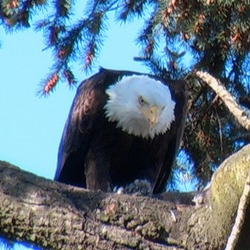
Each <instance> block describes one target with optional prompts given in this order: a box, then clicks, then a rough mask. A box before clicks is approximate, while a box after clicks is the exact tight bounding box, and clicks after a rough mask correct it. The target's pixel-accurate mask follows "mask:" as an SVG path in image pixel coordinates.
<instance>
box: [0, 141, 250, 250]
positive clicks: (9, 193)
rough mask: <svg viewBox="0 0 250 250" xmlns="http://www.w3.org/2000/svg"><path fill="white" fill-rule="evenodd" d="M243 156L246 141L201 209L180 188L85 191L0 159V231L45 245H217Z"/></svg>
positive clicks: (244, 168) (248, 149)
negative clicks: (142, 192)
mask: <svg viewBox="0 0 250 250" xmlns="http://www.w3.org/2000/svg"><path fill="white" fill-rule="evenodd" d="M249 154H250V145H248V146H245V147H244V148H243V149H242V150H240V151H239V152H238V153H236V154H235V155H233V156H231V157H230V158H229V159H228V160H226V161H225V162H224V163H223V164H222V165H221V167H220V169H219V170H218V171H217V172H216V173H215V175H214V177H213V179H212V183H211V188H210V189H209V191H208V192H206V193H204V194H202V195H204V201H205V202H204V203H203V204H201V205H200V206H194V205H190V198H191V196H190V194H185V193H183V194H181V195H180V197H178V194H172V195H171V193H167V194H162V195H161V196H160V197H158V199H157V198H149V197H143V196H135V195H131V196H128V195H118V194H114V193H102V192H92V191H87V190H84V189H80V188H75V187H71V186H67V185H64V184H61V183H56V182H53V181H50V180H46V179H44V178H40V177H37V176H35V175H33V174H31V173H27V172H24V171H21V170H20V169H18V168H16V167H14V166H12V165H10V164H8V163H6V162H0V173H1V178H0V203H1V206H0V234H1V235H2V236H4V237H6V238H9V239H15V240H22V241H27V242H31V243H34V244H36V245H38V246H41V247H43V248H46V249H131V248H132V249H200V250H202V249H206V250H207V249H223V248H224V247H225V245H226V241H227V238H228V235H229V234H230V232H231V228H232V226H233V223H234V217H235V214H236V211H237V207H238V203H239V200H240V197H241V194H242V191H243V188H244V184H245V181H246V178H247V174H248V172H249V166H250V157H249ZM159 198H165V199H166V201H162V200H160V199H159Z"/></svg>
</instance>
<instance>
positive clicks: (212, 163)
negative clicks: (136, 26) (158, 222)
mask: <svg viewBox="0 0 250 250" xmlns="http://www.w3.org/2000/svg"><path fill="white" fill-rule="evenodd" d="M74 4H75V1H70V0H58V1H56V0H54V1H53V2H52V3H49V2H46V1H45V0H3V1H1V6H0V18H1V20H2V24H3V25H4V26H5V27H6V29H20V28H22V27H29V26H30V25H31V23H32V21H31V17H32V16H33V15H35V14H36V13H39V11H40V9H41V8H44V9H45V10H46V7H47V8H50V9H52V10H53V13H52V14H51V13H50V14H49V15H48V17H46V18H44V19H43V20H41V21H39V22H38V23H37V24H36V29H37V30H41V31H43V32H44V36H45V38H46V43H47V47H48V48H49V49H52V50H53V52H54V65H53V67H52V70H51V72H50V73H49V76H48V77H47V79H46V80H45V81H44V85H43V88H42V93H44V94H47V93H49V92H51V91H52V90H53V88H54V87H55V85H56V84H57V83H58V82H59V81H60V80H62V81H65V80H66V81H67V82H68V83H69V84H70V85H71V84H75V83H76V79H75V76H74V72H73V70H72V68H71V66H72V62H73V60H79V61H80V62H81V63H82V64H83V65H84V68H85V70H90V69H91V67H92V66H93V64H94V62H95V59H96V58H97V57H98V52H99V51H100V50H101V47H102V42H103V39H104V34H105V30H106V29H107V24H108V15H109V13H110V12H115V14H116V19H117V20H118V21H120V22H127V21H131V20H133V18H135V17H139V18H144V19H145V26H144V28H143V29H142V30H141V31H140V33H139V35H138V43H139V44H140V45H141V51H140V52H139V53H138V55H135V56H136V57H135V59H136V60H138V61H141V62H142V63H145V64H146V65H148V67H149V68H150V70H151V71H152V72H153V73H155V74H158V75H162V76H164V77H165V76H166V77H169V78H173V79H183V78H185V79H186V81H187V85H188V92H189V102H188V115H187V124H186V129H185V133H184V139H183V145H182V149H183V152H184V153H185V154H186V156H187V159H188V162H187V164H189V163H192V164H193V168H192V169H193V174H194V176H195V177H197V178H198V179H199V184H200V185H201V186H204V185H205V184H206V183H207V182H208V181H209V180H210V177H211V174H212V172H213V171H214V170H215V169H216V167H217V166H218V164H219V163H220V162H222V160H223V159H225V158H226V157H227V156H229V155H231V154H232V152H234V151H236V150H237V149H238V148H239V147H241V146H242V145H245V144H247V143H249V142H250V134H249V132H248V131H247V129H245V128H243V127H241V126H240V125H239V124H238V123H237V122H236V121H235V119H234V117H233V116H232V115H231V114H230V112H229V111H228V109H227V107H225V105H224V104H223V102H222V101H221V99H220V98H219V97H218V95H217V94H216V93H215V92H214V91H213V90H211V89H210V88H209V87H208V86H207V84H206V83H204V82H203V81H202V80H201V79H199V78H197V76H196V75H195V72H196V71H197V70H203V71H206V72H208V73H209V74H211V75H212V76H214V77H216V78H217V79H218V80H220V82H221V83H222V84H223V86H224V87H225V88H226V89H227V90H228V91H229V92H230V93H231V94H232V95H233V96H234V98H235V99H236V100H237V101H238V102H240V103H241V104H242V105H244V106H245V107H246V112H248V111H249V110H248V109H249V106H250V105H249V103H250V102H249V95H250V87H249V80H250V79H249V77H250V76H249V73H248V72H249V71H250V70H249V67H250V66H249V65H250V54H249V51H250V22H249V20H250V5H249V4H248V3H247V1H241V0H223V1H222V0H170V1H168V0H158V1H156V0H150V1H149V0H148V1H146V0H126V1H124V0H120V1H119V0H113V1H111V0H92V1H89V2H88V4H87V5H86V6H87V8H86V9H85V12H84V7H86V6H85V5H84V4H83V12H82V13H83V16H82V18H81V19H79V20H75V19H74V15H75V10H74Z"/></svg>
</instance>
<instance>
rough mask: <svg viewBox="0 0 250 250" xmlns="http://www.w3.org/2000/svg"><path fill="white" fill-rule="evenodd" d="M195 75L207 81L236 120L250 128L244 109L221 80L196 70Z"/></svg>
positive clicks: (249, 121)
mask: <svg viewBox="0 0 250 250" xmlns="http://www.w3.org/2000/svg"><path fill="white" fill-rule="evenodd" d="M195 75H196V76H197V77H198V78H200V79H202V80H203V81H204V82H205V83H207V84H208V85H209V86H210V88H212V89H213V91H214V92H215V93H216V94H217V95H218V96H219V97H220V98H221V100H222V101H223V102H224V104H225V105H226V106H227V108H228V109H229V111H230V112H231V113H232V114H233V115H234V117H235V118H236V120H237V121H238V122H239V123H240V124H241V125H242V126H243V127H244V128H245V129H247V130H250V119H249V118H248V117H247V116H246V115H245V112H244V110H242V108H241V107H240V106H239V105H238V103H237V102H236V101H235V100H234V98H233V97H232V95H231V94H230V93H229V92H228V91H227V90H226V89H225V87H224V86H223V85H222V84H221V82H220V81H219V80H218V79H216V78H214V77H213V76H212V75H210V74H209V73H207V72H202V71H196V73H195Z"/></svg>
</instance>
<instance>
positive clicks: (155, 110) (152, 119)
mask: <svg viewBox="0 0 250 250" xmlns="http://www.w3.org/2000/svg"><path fill="white" fill-rule="evenodd" d="M141 112H142V114H143V115H144V117H145V119H146V120H147V121H148V122H149V124H150V126H151V127H153V126H155V125H156V123H157V122H158V120H159V107H158V106H156V105H154V106H152V107H143V108H142V110H141Z"/></svg>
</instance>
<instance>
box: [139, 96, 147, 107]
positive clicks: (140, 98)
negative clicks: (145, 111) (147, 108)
mask: <svg viewBox="0 0 250 250" xmlns="http://www.w3.org/2000/svg"><path fill="white" fill-rule="evenodd" d="M139 103H140V104H141V105H144V104H146V103H147V102H146V101H145V100H144V99H143V97H142V96H140V97H139Z"/></svg>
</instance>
